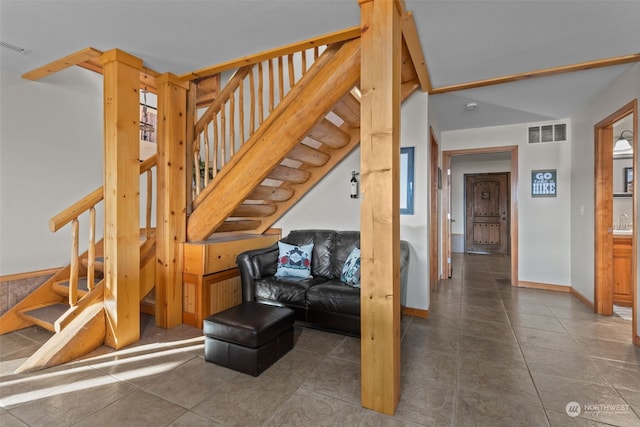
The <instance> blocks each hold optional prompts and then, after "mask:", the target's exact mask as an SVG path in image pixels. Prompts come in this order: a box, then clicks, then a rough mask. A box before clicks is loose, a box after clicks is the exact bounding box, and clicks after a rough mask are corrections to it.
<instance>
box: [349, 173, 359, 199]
mask: <svg viewBox="0 0 640 427" xmlns="http://www.w3.org/2000/svg"><path fill="white" fill-rule="evenodd" d="M358 175H360V174H359V173H358V172H356V171H351V198H352V199H357V198H358V179H357V178H356V176H358Z"/></svg>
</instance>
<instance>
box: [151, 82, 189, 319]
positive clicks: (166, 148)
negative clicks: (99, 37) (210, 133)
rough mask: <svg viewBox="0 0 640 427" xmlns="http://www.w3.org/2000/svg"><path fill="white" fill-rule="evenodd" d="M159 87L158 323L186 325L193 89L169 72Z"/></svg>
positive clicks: (159, 83) (158, 84) (158, 83)
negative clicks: (184, 297)
mask: <svg viewBox="0 0 640 427" xmlns="http://www.w3.org/2000/svg"><path fill="white" fill-rule="evenodd" d="M156 83H157V87H158V117H159V121H158V199H157V200H158V205H157V220H156V226H157V230H156V239H157V240H156V244H157V246H156V255H157V258H158V262H157V263H156V325H157V326H160V327H163V328H172V327H174V326H177V325H180V324H182V247H181V244H182V243H184V242H185V239H186V230H187V208H186V207H187V141H186V137H187V90H188V89H189V84H188V83H186V82H184V81H182V80H180V79H178V78H177V77H176V76H175V75H173V74H170V73H166V74H162V75H161V76H158V77H157V78H156Z"/></svg>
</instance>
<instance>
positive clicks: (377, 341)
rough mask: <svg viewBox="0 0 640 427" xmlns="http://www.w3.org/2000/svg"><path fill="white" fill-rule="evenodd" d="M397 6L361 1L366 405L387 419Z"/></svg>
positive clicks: (396, 296) (393, 393)
mask: <svg viewBox="0 0 640 427" xmlns="http://www.w3.org/2000/svg"><path fill="white" fill-rule="evenodd" d="M399 4H401V2H398V1H392V0H361V1H360V6H361V17H362V19H361V20H362V38H361V41H362V74H361V80H360V82H361V90H362V101H361V107H360V108H361V124H360V132H361V142H360V158H361V160H360V168H361V169H360V174H361V177H362V195H363V200H362V205H361V218H360V227H361V237H360V244H361V251H362V252H361V262H362V270H361V279H362V285H361V286H362V289H361V322H362V328H361V329H362V331H361V332H362V335H361V336H362V338H361V369H362V389H361V391H362V406H364V407H366V408H370V409H373V410H376V411H379V412H383V413H385V414H390V415H392V414H394V413H395V410H396V407H397V405H398V401H399V399H400V199H399V193H400V189H399V188H400V187H399V170H400V101H401V99H400V68H401V47H402V45H401V43H402V38H401V37H402V35H401V15H400V10H399V9H398V5H399Z"/></svg>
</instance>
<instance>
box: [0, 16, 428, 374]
mask: <svg viewBox="0 0 640 427" xmlns="http://www.w3.org/2000/svg"><path fill="white" fill-rule="evenodd" d="M323 40H325V41H326V43H327V44H325V45H321V46H320V45H319V43H316V41H310V42H309V41H307V42H305V43H306V45H305V46H303V47H301V48H300V49H297V50H296V48H290V47H286V48H285V49H284V51H286V52H285V53H282V54H281V56H277V55H276V56H273V55H271V56H269V55H266V54H265V53H263V54H258V55H256V56H255V58H257V59H255V60H254V59H251V60H249V59H247V58H243V59H242V61H240V62H238V64H239V65H241V66H240V68H238V69H237V70H236V72H235V74H234V75H233V77H232V78H231V79H230V80H229V82H228V83H227V85H226V86H225V87H224V88H223V89H222V90H221V91H220V92H219V93H218V95H217V96H216V97H215V98H214V99H213V100H212V101H211V102H210V104H209V106H208V108H207V109H206V111H205V112H203V113H202V114H198V115H199V117H200V118H199V119H198V120H197V122H195V125H193V124H192V126H193V127H192V128H191V129H189V128H187V138H191V139H188V141H192V144H188V145H190V147H189V148H188V150H187V151H188V157H190V158H191V159H192V160H191V162H190V163H189V164H188V165H187V170H190V169H191V170H192V175H191V176H192V178H193V180H192V186H193V189H192V194H191V198H190V203H189V202H188V203H187V206H186V212H187V213H188V214H189V215H188V218H187V230H186V231H187V233H186V234H187V241H189V242H198V241H203V240H206V239H208V238H210V237H211V236H212V234H221V235H225V234H230V233H233V234H263V233H265V232H267V231H268V230H269V229H270V228H271V227H272V226H273V224H274V223H275V222H276V221H277V220H278V219H279V218H280V217H282V215H284V214H285V213H286V212H287V211H288V210H289V209H290V208H291V207H292V206H293V205H295V204H296V203H297V202H298V201H299V200H300V199H301V198H302V197H304V195H305V194H306V193H307V192H309V191H310V190H311V188H313V186H315V185H316V184H317V183H318V182H319V181H320V180H321V179H322V178H323V177H324V176H325V175H326V174H327V173H328V172H329V171H330V170H331V169H333V168H334V167H335V166H336V165H337V164H339V163H340V162H341V161H342V160H343V159H344V158H345V157H346V156H347V155H348V154H349V153H351V152H352V151H353V150H354V149H355V148H356V147H357V146H358V145H359V143H360V91H359V88H358V86H359V81H360V62H361V60H360V55H361V54H360V38H359V29H358V28H355V29H351V30H348V31H345V32H343V33H340V34H338V35H328V36H327V37H326V38H325V39H323ZM292 46H293V45H292ZM265 58H266V59H265ZM296 58H297V59H296ZM307 64H309V65H307ZM80 65H82V64H80ZM422 65H424V64H422ZM212 74H214V73H209V74H206V73H205V74H202V73H201V74H198V73H195V72H194V73H193V78H188V80H192V83H193V84H192V86H191V87H192V88H193V87H195V88H197V83H198V80H201V81H203V82H205V81H209V82H210V81H211V80H210V77H211V76H212ZM183 78H186V77H183ZM401 79H402V94H401V96H402V99H403V100H404V99H406V98H407V97H408V96H409V95H410V94H411V93H413V92H414V91H415V90H416V89H418V88H419V87H420V86H421V84H420V78H419V74H418V72H417V71H416V68H415V67H414V64H413V62H412V56H411V54H410V52H409V49H408V47H407V45H406V42H405V43H403V62H402V75H401ZM145 86H146V83H145ZM196 92H197V90H189V93H190V95H189V98H190V101H189V102H190V104H191V107H189V106H188V108H187V110H188V111H189V110H191V111H196V110H197V108H199V107H202V104H201V102H200V101H197V99H196V98H197V97H196ZM200 112H201V111H200ZM195 115H196V114H193V116H195ZM153 166H156V158H155V156H153V158H150V159H148V160H145V161H144V162H142V163H141V164H140V173H141V174H142V173H144V172H146V173H147V176H148V180H149V181H148V187H147V188H148V190H149V191H148V193H151V191H150V189H151V188H152V185H151V183H150V180H151V178H150V177H151V172H150V169H151V168H152V167H153ZM163 167H164V165H163ZM185 184H187V183H185ZM182 188H184V187H182ZM103 192H104V190H103V188H100V189H97V190H96V191H94V192H93V193H91V194H89V195H88V196H86V197H85V198H83V199H82V200H80V201H79V202H77V203H76V204H74V205H73V206H71V207H70V208H67V209H65V211H63V212H61V213H60V214H58V215H56V216H55V217H53V218H52V219H51V221H50V229H51V231H57V230H58V229H60V228H61V227H62V226H64V225H65V224H68V223H73V227H74V229H73V231H72V240H73V242H72V260H71V263H70V265H68V266H66V267H64V268H63V269H61V270H60V271H59V272H58V273H56V274H55V275H54V276H53V277H51V278H50V279H49V280H48V281H47V282H45V283H44V284H43V285H42V286H40V287H39V288H38V289H37V290H35V291H34V292H33V293H31V294H30V295H29V296H27V297H26V298H25V299H24V300H22V301H21V302H20V303H18V304H17V305H16V306H14V307H13V308H12V309H11V310H9V311H8V312H7V313H5V314H4V315H3V316H2V317H0V334H4V333H7V332H11V331H15V330H18V329H22V328H25V327H29V326H32V325H39V326H41V327H43V328H46V329H48V330H50V331H52V332H55V335H54V336H53V337H52V338H51V339H50V340H49V341H48V342H47V343H45V344H44V345H43V346H42V347H41V348H40V349H39V350H38V351H37V352H36V353H35V354H34V355H33V356H32V357H31V358H29V359H28V360H27V361H26V362H25V363H24V364H23V366H21V367H20V368H19V369H18V371H19V372H23V371H28V370H34V369H41V368H44V367H48V366H53V365H56V364H59V363H64V362H66V361H69V360H72V359H74V358H76V357H79V356H81V355H84V354H86V353H87V352H89V351H91V350H92V349H94V348H96V347H98V346H100V345H102V344H103V343H104V342H105V336H106V334H107V332H106V323H107V321H106V314H105V308H104V307H105V305H104V301H105V286H106V285H105V281H106V280H104V279H103V270H104V267H103V262H101V257H102V255H103V250H104V248H103V244H102V242H98V243H95V239H94V236H95V205H96V204H97V203H99V202H100V201H102V200H103V196H104V194H103ZM148 197H151V195H150V194H148ZM150 209H151V200H147V212H146V220H147V226H146V228H144V229H142V230H141V240H140V284H139V286H140V289H139V295H140V297H141V299H142V298H143V297H144V296H145V295H147V294H148V293H149V292H150V291H151V289H152V288H153V287H154V286H155V284H156V280H155V279H156V278H155V274H156V264H157V260H159V258H157V256H156V237H155V230H152V229H151V228H150V227H149V225H148V224H149V222H150V218H151V212H150ZM83 212H90V218H91V219H90V221H91V223H92V224H91V230H92V231H91V230H90V232H89V235H90V242H89V249H88V250H87V252H85V253H84V254H83V255H82V256H79V255H78V253H77V252H78V243H77V235H78V233H77V222H78V217H79V216H80V215H81V214H82V213H83ZM166 238H167V236H165V239H166ZM134 239H135V238H134ZM180 243H184V242H183V241H182V240H181V239H180V240H178V241H177V244H180ZM158 262H159V261H158ZM179 273H180V274H181V272H179ZM180 277H181V276H180ZM70 283H71V284H77V285H70Z"/></svg>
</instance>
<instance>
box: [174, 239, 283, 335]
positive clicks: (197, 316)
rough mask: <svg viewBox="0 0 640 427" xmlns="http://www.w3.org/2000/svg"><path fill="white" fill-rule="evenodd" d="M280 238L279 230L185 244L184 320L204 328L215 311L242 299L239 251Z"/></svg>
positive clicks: (183, 274)
mask: <svg viewBox="0 0 640 427" xmlns="http://www.w3.org/2000/svg"><path fill="white" fill-rule="evenodd" d="M279 239H280V230H271V231H270V232H268V233H266V234H260V235H248V234H243V235H233V236H224V237H217V238H214V239H210V240H205V241H201V242H187V243H184V244H183V245H182V248H183V251H182V252H183V256H184V269H183V273H182V283H183V285H182V286H183V291H182V295H183V303H182V307H183V308H182V322H183V323H186V324H187V325H191V326H194V327H196V328H202V321H203V320H204V319H206V318H207V317H209V316H210V315H212V314H215V313H218V312H220V311H222V310H226V309H227V308H230V307H233V306H234V305H237V304H240V303H241V302H242V282H241V280H240V273H239V271H238V268H237V265H236V257H237V256H238V254H240V253H242V252H244V251H248V250H251V249H258V248H266V247H268V246H271V245H272V244H274V243H275V242H277V241H278V240H279Z"/></svg>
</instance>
